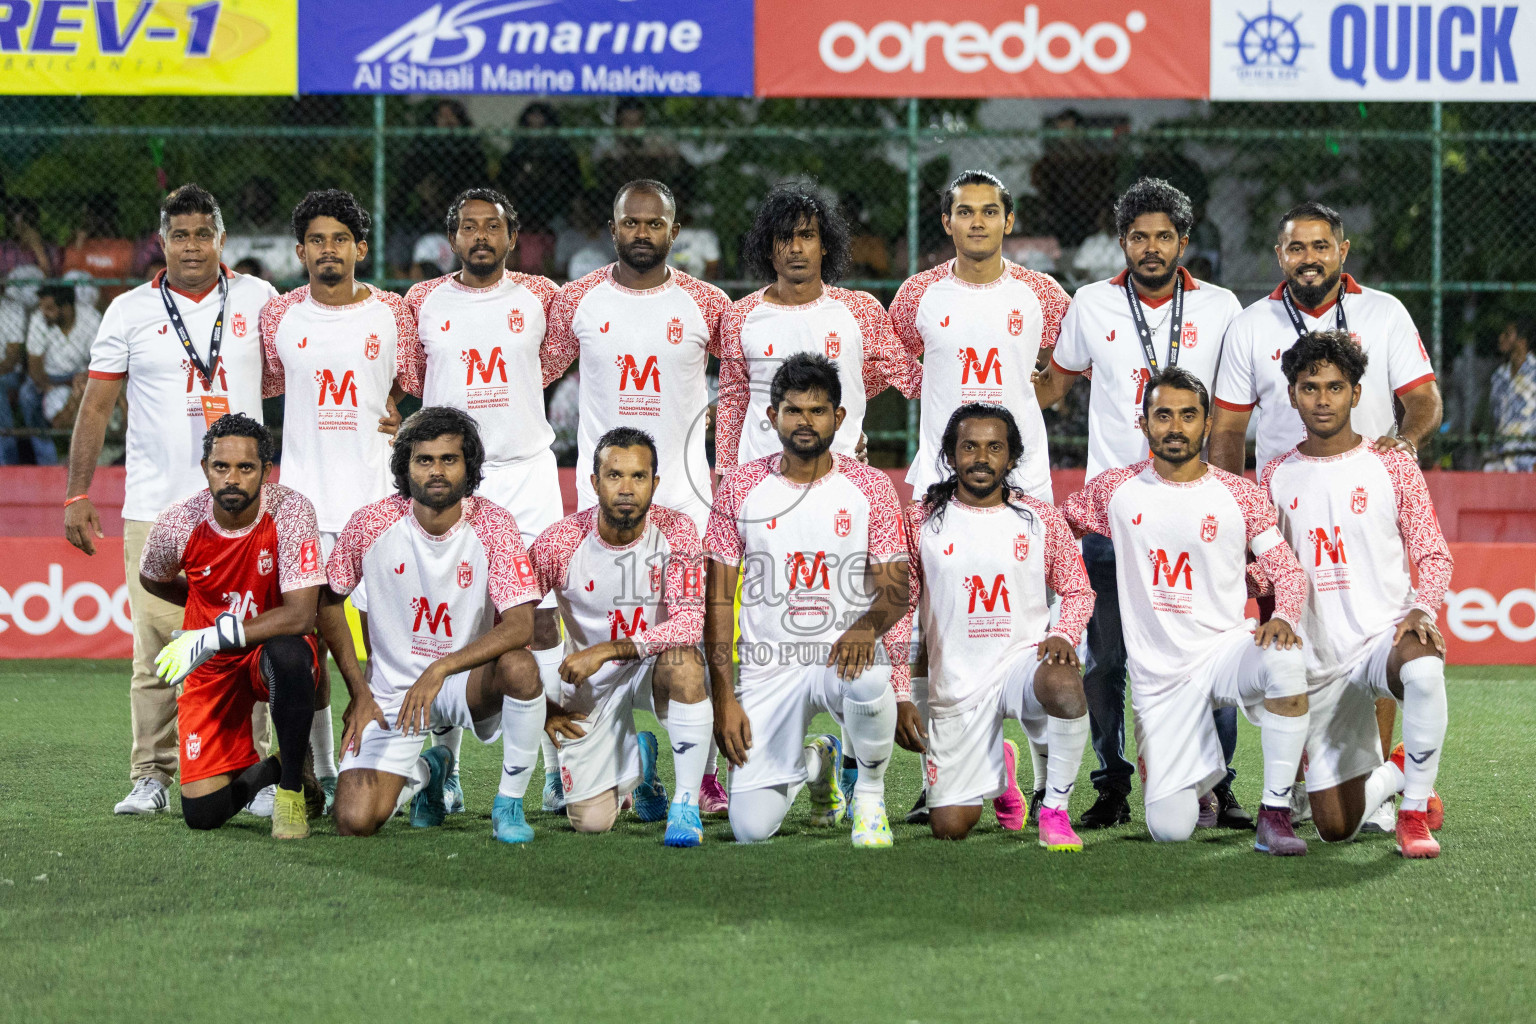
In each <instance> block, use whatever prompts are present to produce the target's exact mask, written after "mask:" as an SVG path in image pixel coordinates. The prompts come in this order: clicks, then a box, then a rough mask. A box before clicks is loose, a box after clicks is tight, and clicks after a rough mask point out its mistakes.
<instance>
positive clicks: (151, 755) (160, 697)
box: [123, 519, 271, 786]
mask: <svg viewBox="0 0 1536 1024" xmlns="http://www.w3.org/2000/svg"><path fill="white" fill-rule="evenodd" d="M153 526H154V524H153V523H146V522H141V521H139V520H134V519H125V520H123V570H124V572H125V573H126V574H127V577H128V609H129V613H130V615H131V616H132V618H133V679H132V682H131V683H130V684H129V689H128V713H129V720H130V722H131V727H132V729H133V752H132V755H131V761H130V766H129V772H128V777H129V778H130V779H133V780H135V781H137V780H138V779H142V778H151V779H158V780H159V781H160V782H162V783H163V784H165V785H166V786H170V784H171V783H172V782H173V781H175V779H176V768H177V766H178V764H179V762H178V760H177V756H176V754H177V745H178V740H177V737H176V690H175V688H173V687H170V686H167V685H166V684H165V683H163V682H161V681H160V677H159V676H157V675H155V656H156V655H158V654H159V653H160V648H162V647H164V646H165V645H166V644H167V643H168V642H169V641H170V639H171V632H172V631H173V630H177V629H180V628H181V618H182V609H181V608H180V607H179V606H177V605H174V604H171V603H170V602H169V601H162V600H160V598H158V597H155V596H153V595H152V594H150V593H148V592H147V591H145V589H144V588H143V586H141V585H140V584H139V559H140V558H141V557H142V556H143V554H144V541H145V540H147V539H148V537H149V531H150V528H151V527H153ZM269 731H270V729H269V723H268V715H267V706H266V705H265V704H263V703H261V702H257V704H256V706H255V708H254V709H252V712H251V732H252V737H253V739H254V740H255V743H256V754H257V756H258V757H266V756H267V752H268V751H269V750H270V749H271V743H270V742H269V741H268V738H267V737H268V733H269Z"/></svg>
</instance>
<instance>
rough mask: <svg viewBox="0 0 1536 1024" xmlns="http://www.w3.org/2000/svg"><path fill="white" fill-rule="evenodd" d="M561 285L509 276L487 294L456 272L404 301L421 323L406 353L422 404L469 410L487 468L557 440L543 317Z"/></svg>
mask: <svg viewBox="0 0 1536 1024" xmlns="http://www.w3.org/2000/svg"><path fill="white" fill-rule="evenodd" d="M556 291H557V289H556V287H555V283H554V282H553V281H551V280H550V279H549V278H547V277H537V276H535V275H533V274H519V273H515V272H513V271H510V270H509V271H507V272H506V276H504V277H503V278H502V279H501V281H500V282H498V283H496V284H494V285H491V286H490V287H489V288H471V287H469V286H468V285H465V284H463V283H461V282H460V281H459V280H458V276H457V275H456V274H449V275H447V276H446V277H439V278H434V279H433V280H431V281H422V282H421V283H420V284H417V285H414V286H413V287H412V288H411V290H410V291H409V292H407V293H406V295H405V303H406V305H408V306H410V307H411V312H412V314H413V315H414V316H415V318H416V343H415V344H414V345H409V346H403V347H402V348H401V350H400V359H401V363H402V365H405V364H409V365H410V369H409V371H408V374H409V376H410V377H411V378H413V379H414V380H415V381H417V382H419V383H420V385H421V389H420V392H419V397H420V398H421V404H422V405H446V406H450V407H452V408H454V409H463V410H464V411H465V412H467V413H469V414H470V415H471V416H473V417H474V418H475V422H476V423H478V424H479V425H480V438H481V440H482V441H483V442H484V444H485V462H486V465H488V466H500V465H504V464H506V463H508V462H517V461H520V460H522V459H527V458H531V457H533V456H535V455H538V454H539V453H540V452H542V451H544V450H546V449H548V448H549V446H550V445H551V444H552V443H553V442H554V440H555V432H554V431H553V430H552V429H550V426H549V420H548V419H546V418H545V416H544V385H543V369H542V367H541V366H540V362H539V355H540V350H541V349H542V348H543V346H544V323H545V313H546V311H547V310H548V309H549V304H550V302H552V301H553V300H554V297H555V292H556Z"/></svg>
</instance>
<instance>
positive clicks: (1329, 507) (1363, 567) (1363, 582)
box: [1262, 437, 1452, 690]
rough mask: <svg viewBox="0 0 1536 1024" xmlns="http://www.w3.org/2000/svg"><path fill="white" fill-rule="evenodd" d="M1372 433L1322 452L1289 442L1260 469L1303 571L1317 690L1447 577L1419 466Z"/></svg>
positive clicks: (1436, 593)
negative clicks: (1345, 447)
mask: <svg viewBox="0 0 1536 1024" xmlns="http://www.w3.org/2000/svg"><path fill="white" fill-rule="evenodd" d="M1372 441H1373V439H1372V438H1369V437H1366V438H1362V439H1361V442H1360V444H1359V446H1357V447H1355V448H1353V449H1351V450H1350V451H1348V452H1345V453H1344V454H1343V455H1335V456H1332V457H1329V458H1321V459H1315V458H1310V457H1308V456H1306V455H1303V454H1301V453H1300V452H1298V451H1296V450H1295V449H1292V450H1291V451H1289V452H1286V453H1285V454H1284V455H1282V456H1280V457H1279V458H1277V459H1274V460H1272V461H1271V462H1270V463H1269V464H1268V465H1266V466H1265V467H1264V469H1263V475H1262V483H1263V486H1264V488H1265V489H1266V490H1267V491H1268V493H1269V497H1270V500H1271V501H1273V502H1274V504H1275V505H1276V507H1278V509H1279V515H1280V531H1281V532H1282V533H1283V534H1284V535H1285V539H1286V541H1288V542H1289V543H1290V546H1291V548H1292V549H1293V550H1294V551H1295V552H1296V557H1297V559H1298V560H1299V561H1300V562H1301V567H1302V568H1303V569H1304V570H1305V571H1306V574H1307V603H1306V606H1305V607H1304V608H1303V609H1302V613H1301V614H1302V618H1301V630H1302V632H1304V633H1305V634H1306V637H1307V644H1306V647H1305V652H1306V655H1307V679H1308V682H1310V683H1311V684H1312V688H1313V689H1314V690H1316V689H1320V688H1322V687H1323V686H1325V685H1327V684H1328V683H1331V682H1333V681H1334V680H1335V679H1337V678H1338V677H1339V675H1340V674H1341V673H1342V672H1344V671H1346V670H1347V669H1348V668H1349V666H1350V664H1351V663H1352V662H1353V661H1354V660H1355V659H1356V657H1357V656H1358V655H1359V654H1360V652H1361V651H1363V650H1365V648H1366V645H1367V643H1368V642H1369V641H1370V640H1371V639H1372V638H1374V637H1375V636H1377V635H1378V634H1380V633H1381V632H1383V631H1384V630H1387V629H1391V628H1392V627H1394V626H1396V625H1397V624H1398V623H1399V622H1401V621H1402V619H1403V616H1405V615H1407V614H1408V612H1409V611H1411V610H1412V609H1414V608H1422V609H1423V610H1424V611H1426V612H1428V613H1429V615H1430V617H1431V618H1434V617H1435V616H1437V615H1438V614H1439V611H1440V604H1441V602H1442V601H1443V600H1444V599H1445V590H1446V587H1447V586H1449V585H1450V582H1451V566H1452V563H1451V551H1450V548H1449V547H1448V546H1447V545H1446V543H1445V537H1444V536H1443V535H1442V534H1441V533H1440V524H1439V522H1438V521H1437V520H1436V519H1435V508H1434V505H1433V503H1432V502H1431V501H1430V498H1429V488H1428V486H1427V485H1426V484H1425V483H1424V474H1423V473H1421V472H1419V467H1418V464H1417V463H1416V462H1415V461H1414V459H1413V456H1411V455H1409V454H1408V453H1407V452H1401V451H1396V450H1393V451H1387V452H1378V451H1376V450H1375V449H1374V448H1373V447H1372ZM1411 570H1417V573H1418V581H1419V583H1418V587H1417V588H1415V587H1414V585H1413V576H1412V574H1411Z"/></svg>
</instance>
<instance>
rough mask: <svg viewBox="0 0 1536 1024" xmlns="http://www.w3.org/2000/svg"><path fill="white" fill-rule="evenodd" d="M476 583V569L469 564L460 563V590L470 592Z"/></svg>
mask: <svg viewBox="0 0 1536 1024" xmlns="http://www.w3.org/2000/svg"><path fill="white" fill-rule="evenodd" d="M474 582H475V567H474V566H472V565H470V564H469V563H468V562H460V563H459V589H461V590H468V589H469V586H470V584H471V583H474Z"/></svg>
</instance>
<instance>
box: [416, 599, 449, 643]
mask: <svg viewBox="0 0 1536 1024" xmlns="http://www.w3.org/2000/svg"><path fill="white" fill-rule="evenodd" d="M411 607H412V608H414V609H415V610H416V624H415V625H413V626H412V627H411V632H413V633H419V632H421V624H422V623H423V622H425V623H426V624H427V630H428V632H430V633H431V634H432V635H433V636H436V635H437V627H438V626H442V627H443V635H444V636H447V637H452V636H453V619H452V618H450V617H449V615H448V602H446V601H443V602H441V603H439V604H438V606H437V611H435V612H434V611H433V610H432V602H431V601H429V600H427V599H426V598H425V597H416V598H412V599H411Z"/></svg>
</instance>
